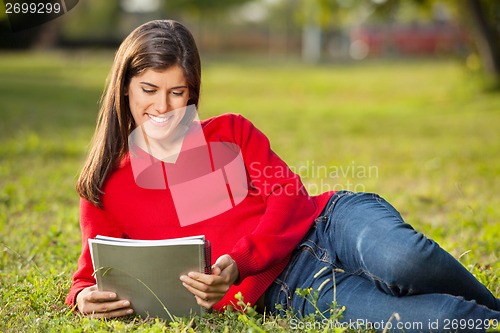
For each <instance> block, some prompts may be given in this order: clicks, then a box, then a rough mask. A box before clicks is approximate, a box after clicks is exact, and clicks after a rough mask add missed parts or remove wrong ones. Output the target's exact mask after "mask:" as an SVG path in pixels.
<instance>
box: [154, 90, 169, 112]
mask: <svg viewBox="0 0 500 333" xmlns="http://www.w3.org/2000/svg"><path fill="white" fill-rule="evenodd" d="M159 95H160V96H158V101H157V102H156V111H157V112H158V113H160V114H163V113H167V112H168V111H170V103H169V101H168V96H167V95H164V94H159Z"/></svg>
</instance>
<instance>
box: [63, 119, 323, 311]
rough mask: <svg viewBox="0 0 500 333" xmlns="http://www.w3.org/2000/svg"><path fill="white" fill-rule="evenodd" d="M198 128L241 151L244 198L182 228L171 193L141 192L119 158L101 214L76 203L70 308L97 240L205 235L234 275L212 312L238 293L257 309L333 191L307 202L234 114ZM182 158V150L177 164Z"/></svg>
mask: <svg viewBox="0 0 500 333" xmlns="http://www.w3.org/2000/svg"><path fill="white" fill-rule="evenodd" d="M201 127H202V129H203V133H204V135H205V138H206V141H207V142H209V143H210V142H230V143H234V144H236V145H237V146H238V147H239V148H240V151H241V156H242V157H243V162H244V165H245V170H246V177H247V185H248V194H247V195H246V197H245V198H244V199H243V200H242V201H241V202H239V203H238V204H236V205H233V208H231V209H229V210H227V211H225V212H222V213H221V214H219V215H216V216H214V217H210V218H208V219H205V220H203V221H201V222H199V223H193V224H189V225H185V226H181V223H180V221H179V218H178V216H177V213H176V210H175V207H174V202H173V198H172V193H171V191H170V190H169V188H168V187H167V188H166V189H165V188H162V189H147V188H143V187H139V186H138V185H137V183H136V181H135V179H134V174H133V170H132V166H131V162H130V158H126V159H124V160H123V161H122V163H121V164H120V166H119V167H118V168H117V169H116V170H115V171H114V172H113V173H112V174H111V176H110V177H109V179H108V180H107V182H106V183H105V186H104V194H103V196H102V202H103V209H100V208H97V207H95V206H94V205H92V204H90V203H89V202H88V201H86V200H85V199H81V201H80V227H81V232H82V252H81V256H80V259H79V261H78V269H77V271H76V273H75V274H74V276H73V284H72V286H71V288H70V290H69V293H68V295H67V298H66V303H67V304H68V305H70V306H73V305H74V304H75V300H76V295H77V294H78V292H79V291H80V290H82V289H83V288H85V287H89V286H92V285H94V284H95V279H94V277H93V276H92V273H93V267H92V260H91V257H90V252H89V247H88V239H89V238H94V237H95V236H96V235H98V234H99V235H106V236H112V237H125V238H133V239H164V238H176V237H184V236H190V235H199V234H203V235H205V237H206V238H207V239H208V240H209V241H210V242H211V245H212V261H213V262H215V260H217V258H218V257H219V256H221V255H223V254H229V255H230V256H231V257H232V258H233V259H234V260H235V262H236V264H237V265H238V269H239V273H240V277H239V280H238V281H237V283H236V284H235V285H233V286H232V287H231V288H230V290H229V291H228V293H227V294H226V296H225V297H224V298H223V299H222V300H221V301H220V302H219V303H217V304H216V306H215V307H214V308H215V309H220V308H221V307H222V306H224V305H228V304H230V303H231V302H234V300H235V299H234V295H235V294H236V293H237V292H238V291H241V293H242V294H243V297H244V300H245V301H246V302H250V303H251V304H255V302H256V301H257V300H258V299H259V297H260V296H261V295H262V294H263V293H264V292H265V290H266V289H267V288H268V287H269V285H270V284H271V283H272V282H273V281H274V279H275V278H276V277H277V276H278V275H279V274H280V273H281V271H282V270H283V269H284V268H285V266H286V265H287V263H288V261H289V258H290V254H291V252H292V250H293V249H294V247H295V246H296V245H297V244H298V243H299V242H300V241H301V239H302V238H303V237H304V236H305V234H306V233H307V231H308V230H309V228H310V226H311V224H312V223H313V221H314V219H315V218H316V217H317V216H318V215H319V214H320V212H321V211H322V210H323V208H324V206H325V205H326V203H327V202H328V200H329V198H330V197H331V195H332V192H327V193H323V194H321V195H318V196H309V195H308V194H307V192H306V190H305V188H304V186H303V185H302V183H301V181H300V178H299V176H298V175H296V174H294V173H292V172H291V171H290V169H289V168H288V167H287V165H286V164H285V162H283V161H282V160H281V159H280V158H279V157H278V156H277V155H276V154H275V153H274V152H273V151H272V150H271V148H270V145H269V140H268V139H267V137H266V136H265V135H264V134H263V133H262V132H260V131H259V130H258V129H257V128H256V127H254V125H253V124H252V123H251V122H250V121H248V120H247V119H245V118H243V117H242V116H240V115H234V114H225V115H221V116H218V117H214V118H210V119H207V120H203V121H201ZM182 158H183V156H182V152H181V154H180V155H179V157H178V161H179V162H182ZM161 163H163V162H161ZM176 163H177V162H176ZM207 195H210V194H209V193H207ZM233 203H234V201H233ZM213 262H212V264H213ZM179 288H182V285H181V282H180V281H179Z"/></svg>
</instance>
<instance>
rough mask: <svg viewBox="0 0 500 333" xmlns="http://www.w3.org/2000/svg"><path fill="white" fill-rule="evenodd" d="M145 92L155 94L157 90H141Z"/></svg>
mask: <svg viewBox="0 0 500 333" xmlns="http://www.w3.org/2000/svg"><path fill="white" fill-rule="evenodd" d="M141 89H142V91H143V92H145V93H146V94H154V93H155V92H156V90H155V89H146V88H141Z"/></svg>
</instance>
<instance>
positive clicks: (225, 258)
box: [180, 254, 239, 309]
mask: <svg viewBox="0 0 500 333" xmlns="http://www.w3.org/2000/svg"><path fill="white" fill-rule="evenodd" d="M238 277H239V270H238V266H237V265H236V262H235V261H234V260H233V258H231V256H230V255H228V254H224V255H222V256H220V257H219V259H217V261H216V262H215V264H214V265H213V266H212V275H208V274H202V273H198V272H190V273H189V274H188V275H187V276H186V275H182V276H181V277H180V279H181V281H182V285H183V286H184V287H186V289H187V290H189V291H190V292H191V293H192V294H193V295H194V297H195V298H196V302H197V303H198V304H199V305H200V306H202V307H204V308H206V309H210V308H212V307H213V306H214V305H215V304H216V303H217V302H219V301H220V300H221V299H222V298H223V297H224V295H225V294H226V292H227V291H228V290H229V288H230V287H231V286H232V285H233V283H234V282H235V281H236V280H237V279H238Z"/></svg>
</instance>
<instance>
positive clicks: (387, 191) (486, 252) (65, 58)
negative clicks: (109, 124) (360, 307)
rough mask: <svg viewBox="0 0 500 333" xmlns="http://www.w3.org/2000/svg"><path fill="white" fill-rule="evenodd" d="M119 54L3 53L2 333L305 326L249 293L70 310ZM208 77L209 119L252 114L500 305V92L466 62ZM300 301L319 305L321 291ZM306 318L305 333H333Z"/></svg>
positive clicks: (276, 140)
mask: <svg viewBox="0 0 500 333" xmlns="http://www.w3.org/2000/svg"><path fill="white" fill-rule="evenodd" d="M112 58H113V55H112V54H111V53H110V54H107V53H104V54H88V53H74V54H1V55H0V285H1V286H2V287H1V288H0V317H1V318H2V320H1V321H0V331H1V332H30V331H43V332H261V331H266V332H288V331H290V330H292V328H293V326H292V320H293V319H294V318H295V317H294V315H293V314H292V313H290V312H287V314H286V315H285V316H282V317H275V316H271V315H269V314H259V313H257V312H256V311H255V309H253V308H252V307H249V306H248V305H247V304H245V303H244V300H243V299H242V298H241V297H240V296H238V298H237V299H236V300H235V302H236V305H239V308H240V309H243V311H234V310H232V309H226V311H224V312H221V313H219V312H214V313H210V314H208V313H207V314H205V315H204V316H203V317H201V318H198V317H195V318H178V319H176V321H174V322H172V323H170V324H168V323H165V322H164V321H161V320H155V319H147V320H144V319H141V318H136V317H133V316H132V317H128V318H124V319H119V320H97V319H88V318H81V317H80V316H78V315H75V314H74V313H73V312H71V309H69V308H68V307H66V306H65V305H64V298H65V295H66V293H67V290H68V288H69V285H70V279H71V275H72V273H73V272H74V270H75V269H76V263H77V259H78V255H79V251H80V247H81V240H80V234H79V225H78V214H79V213H78V197H77V195H76V192H75V190H74V184H75V180H76V177H77V175H78V172H79V170H80V168H81V165H82V161H83V159H84V156H85V153H86V150H87V147H88V143H89V141H90V138H91V135H92V132H93V129H94V127H95V119H96V116H97V109H98V105H97V104H98V103H97V102H98V100H99V97H100V94H101V91H102V88H103V86H104V81H105V78H106V76H107V73H108V70H109V66H110V64H111V61H112ZM203 77H204V81H203V92H202V99H201V109H200V114H201V118H206V117H209V116H212V115H216V114H220V113H223V112H237V113H241V114H243V115H245V116H246V117H247V118H249V119H250V120H252V121H253V122H254V123H255V124H256V125H257V127H259V128H260V129H262V130H263V132H264V133H266V134H267V135H268V136H269V138H270V140H271V142H272V145H273V147H274V149H275V151H276V152H277V153H278V154H279V155H280V156H281V157H282V158H283V159H285V160H286V161H287V162H288V163H289V165H291V166H292V167H293V168H295V170H296V171H298V172H299V173H300V174H301V176H302V178H303V180H304V182H305V184H306V186H307V187H308V188H309V190H310V191H311V192H312V193H313V194H314V193H319V192H321V191H322V190H327V189H334V188H335V189H341V188H345V189H355V190H356V189H357V190H364V191H372V192H378V193H380V194H381V195H382V196H384V197H386V198H387V199H388V200H389V201H390V202H392V203H393V204H394V205H395V206H396V207H397V208H398V209H399V210H400V211H401V212H402V214H403V215H404V217H405V218H406V219H407V221H408V222H410V223H412V224H413V225H414V226H415V227H416V228H417V229H419V230H421V231H423V232H425V233H426V234H428V235H429V236H431V237H432V238H434V239H435V240H437V241H438V242H439V243H440V244H441V246H442V247H444V248H445V249H447V250H449V251H450V252H451V253H452V254H453V255H454V256H455V257H457V258H460V261H461V262H462V263H463V264H464V265H465V266H466V267H467V268H468V269H470V270H471V271H472V272H473V273H474V274H475V275H476V276H477V277H478V278H479V279H480V280H481V281H482V282H483V283H485V284H486V285H487V286H488V287H489V288H490V289H491V290H492V291H493V292H494V293H495V294H496V295H497V296H500V280H499V276H500V274H499V273H500V263H499V262H500V260H499V258H498V254H499V247H498V239H499V237H500V225H499V222H498V221H500V211H499V209H498V207H500V198H499V196H498V193H499V192H500V183H499V182H497V181H495V180H496V179H497V178H498V172H499V165H500V132H499V131H498V124H499V123H500V113H499V112H498V105H500V95H498V94H491V93H490V94H488V93H485V92H482V91H480V90H479V89H477V88H476V87H477V85H476V84H475V83H476V82H475V80H476V79H475V78H474V77H471V76H470V75H469V74H467V73H466V72H465V71H464V70H463V68H461V67H460V66H459V65H458V64H456V63H454V62H451V61H441V62H425V61H418V62H401V63H391V64H387V63H383V62H372V63H366V64H362V65H359V66H353V65H350V64H346V65H344V66H320V67H308V66H304V65H299V64H287V63H286V62H284V63H283V64H280V65H272V64H270V63H268V62H265V63H264V62H259V61H248V62H242V61H241V60H240V61H238V62H234V61H233V62H231V61H226V62H224V63H219V62H210V61H209V62H208V63H207V64H205V67H204V73H203ZM327 167H328V168H329V167H336V169H328V168H327ZM370 167H373V168H372V169H369V168H370ZM325 168H326V169H325ZM363 168H364V169H363ZM363 170H365V171H369V170H371V172H365V173H363V172H361V171H363ZM333 171H336V172H333ZM299 292H301V293H303V296H304V297H307V298H308V300H310V301H311V302H313V303H314V297H315V292H316V291H313V290H310V291H306V290H302V291H299ZM332 311H333V312H331V313H330V314H328V315H330V316H331V317H333V318H340V317H341V315H342V311H344V309H342V308H341V307H340V306H335V304H333V305H332ZM345 311H348V309H346V310H345ZM323 315H325V316H327V314H323ZM301 320H303V323H309V324H307V325H308V326H307V327H304V330H301V331H306V330H308V331H309V332H322V331H323V330H322V328H320V327H318V325H316V326H315V325H314V324H315V323H316V322H317V321H316V318H315V317H314V316H311V317H308V318H305V319H301ZM304 325H305V324H304Z"/></svg>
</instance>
